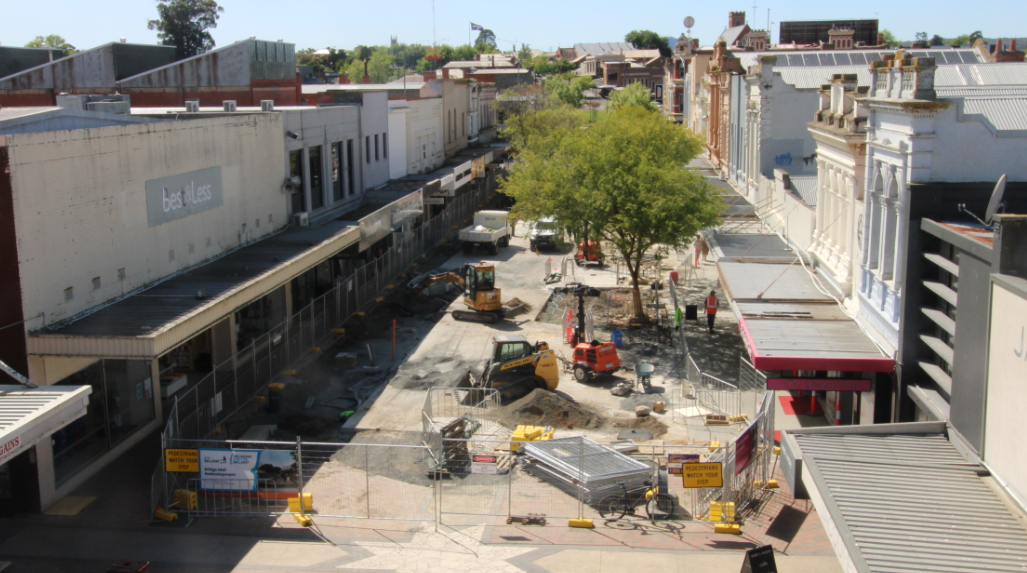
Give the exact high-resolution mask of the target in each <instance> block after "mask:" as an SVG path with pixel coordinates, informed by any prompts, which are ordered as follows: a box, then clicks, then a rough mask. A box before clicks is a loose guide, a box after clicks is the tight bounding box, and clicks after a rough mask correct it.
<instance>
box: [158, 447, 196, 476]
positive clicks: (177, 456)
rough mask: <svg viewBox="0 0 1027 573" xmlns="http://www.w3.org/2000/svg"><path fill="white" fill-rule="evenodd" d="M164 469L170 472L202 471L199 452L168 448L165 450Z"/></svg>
mask: <svg viewBox="0 0 1027 573" xmlns="http://www.w3.org/2000/svg"><path fill="white" fill-rule="evenodd" d="M164 468H165V470H166V471H169V472H184V473H195V472H198V471H200V454H199V451H198V450H181V449H175V448H168V449H166V450H164Z"/></svg>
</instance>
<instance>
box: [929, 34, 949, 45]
mask: <svg viewBox="0 0 1027 573" xmlns="http://www.w3.org/2000/svg"><path fill="white" fill-rule="evenodd" d="M927 45H928V46H944V45H945V38H942V37H941V36H939V35H938V34H935V35H933V36H931V41H930V42H929V43H928V44H927Z"/></svg>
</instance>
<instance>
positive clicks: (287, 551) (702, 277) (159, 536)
mask: <svg viewBox="0 0 1027 573" xmlns="http://www.w3.org/2000/svg"><path fill="white" fill-rule="evenodd" d="M564 254H566V253H564ZM551 256H552V257H553V258H554V260H555V261H559V260H560V256H561V255H556V256H553V255H550V254H548V253H546V254H536V253H532V252H531V251H529V250H528V249H527V241H526V239H524V238H523V237H518V238H516V239H514V240H513V241H512V243H511V246H510V247H508V248H506V249H503V250H502V251H501V252H500V254H499V255H496V256H491V257H490V258H486V260H494V261H496V262H497V283H498V284H499V285H500V286H501V287H502V288H503V298H504V300H509V299H510V298H513V297H517V298H519V299H521V300H523V301H525V302H527V303H528V304H530V305H531V306H532V308H533V310H532V312H531V313H530V314H528V315H524V316H522V317H517V318H515V319H514V320H513V321H510V322H509V323H501V324H500V325H496V326H494V327H489V326H485V325H480V324H475V323H464V322H457V321H454V320H452V317H451V316H444V317H443V318H442V319H441V320H438V321H437V322H435V323H433V324H431V325H426V326H425V327H424V329H423V330H428V331H429V332H428V333H427V334H426V335H424V336H422V333H421V332H420V331H416V332H415V331H414V330H411V331H410V332H411V335H410V336H407V340H406V341H405V342H404V343H403V344H402V345H401V347H400V348H398V350H397V358H396V363H395V364H394V367H395V368H396V374H395V376H394V377H393V378H392V380H391V381H390V382H389V383H388V384H385V385H383V386H382V388H381V389H380V391H379V392H378V394H377V396H376V397H374V399H373V402H372V403H371V404H370V405H369V406H368V407H365V408H363V409H362V410H361V411H360V412H359V413H358V415H356V416H354V417H353V418H351V422H350V424H351V425H353V426H356V427H358V428H362V429H374V428H385V429H390V430H409V431H417V430H420V428H421V405H422V402H423V399H424V387H425V386H424V384H420V383H416V384H415V383H414V382H421V381H431V380H433V379H443V378H446V377H447V376H452V375H453V374H454V373H455V372H458V371H459V369H460V368H461V367H462V365H463V364H464V363H465V362H471V361H475V360H480V359H482V358H484V356H485V353H486V352H487V350H488V348H489V340H488V338H489V337H488V334H489V329H495V330H497V331H500V332H510V333H513V332H516V333H522V334H524V335H525V336H527V337H529V338H530V339H545V340H549V341H550V343H551V344H553V345H555V346H557V347H558V348H559V347H562V345H559V344H558V342H559V328H558V327H557V326H556V325H551V324H546V323H542V322H538V321H535V320H532V318H533V317H534V316H535V314H536V313H537V312H538V311H539V310H541V309H542V307H543V306H544V305H545V302H546V300H547V299H548V296H549V292H548V291H547V290H545V285H544V284H543V282H542V276H543V274H544V272H545V269H546V268H547V265H549V264H550V262H549V261H548V259H549V258H550V257H551ZM465 259H466V260H465ZM477 260H482V259H481V258H480V257H477V256H469V257H465V256H464V255H458V256H456V257H454V258H453V259H450V260H449V261H447V263H446V264H445V265H443V266H444V267H446V268H448V267H452V266H456V265H459V264H461V263H462V262H471V261H477ZM675 265H676V262H675V263H672V264H671V266H672V267H673V266H675ZM678 268H679V272H681V271H682V270H685V269H686V268H687V267H686V266H684V265H683V266H680V267H678ZM575 273H576V275H577V276H576V277H573V278H577V279H578V280H581V279H585V281H584V282H588V283H589V284H592V285H593V286H616V285H617V284H618V277H617V269H616V268H615V267H613V268H609V267H608V268H606V269H595V268H589V269H584V270H582V269H576V270H575ZM573 278H570V280H573ZM682 284H683V289H684V291H685V292H687V293H688V296H693V294H694V295H696V296H698V295H700V294H703V293H702V291H704V290H706V289H708V288H710V287H711V285H714V286H715V285H716V271H715V267H714V266H713V265H712V263H707V264H702V265H701V267H700V270H699V271H698V273H697V274H695V275H692V276H691V277H690V278H688V280H683V281H682ZM692 290H694V291H695V292H694V293H692V292H691V291H692ZM458 304H459V300H458V301H457V302H455V303H454V305H458ZM454 307H455V306H454ZM454 307H451V308H454ZM732 318H733V317H732V316H731V313H730V312H729V311H727V309H726V307H725V309H724V310H723V312H722V313H720V314H719V315H718V318H717V320H718V322H717V329H716V331H715V334H714V335H709V333H708V332H706V331H705V328H704V327H705V324H701V325H699V328H698V329H695V331H694V332H692V331H689V332H688V340H689V345H690V347H691V348H692V351H693V353H695V354H696V355H697V356H698V358H697V360H701V361H702V367H703V368H704V369H709V370H710V371H717V372H719V373H720V375H722V376H724V377H725V379H727V378H730V377H731V376H732V374H731V372H732V370H733V371H734V376H735V377H737V357H738V355H739V349H740V348H741V342H740V339H739V337H738V335H737V328H736V327H735V326H733V325H732ZM689 328H692V327H689ZM660 374H661V376H663V380H664V381H670V379H671V378H673V377H674V375H675V374H674V372H673V371H672V370H671V369H669V368H664V369H663V370H662V371H661V372H660ZM668 383H670V382H668ZM561 391H565V392H568V393H570V395H572V397H574V398H576V399H586V397H589V396H590V397H591V398H588V399H593V398H594V399H596V400H599V396H608V395H609V394H608V393H607V392H605V391H601V390H599V389H596V388H591V387H589V386H587V385H579V384H575V383H573V382H570V381H567V382H566V383H565V386H563V387H561ZM590 392H591V394H590ZM603 399H606V398H603ZM598 403H599V406H600V407H602V408H606V409H608V410H609V411H611V412H612V411H614V410H617V409H618V407H617V406H616V404H615V403H614V402H609V403H606V402H598ZM777 406H778V408H779V410H778V412H777V416H778V417H777V420H778V426H779V427H781V428H788V427H795V426H794V424H799V425H805V424H809V423H815V422H813V421H812V420H813V419H812V418H809V419H806V418H808V417H799V416H794V415H789V414H787V413H786V412H784V411H783V410H782V409H781V408H782V404H781V403H780V401H779V404H778V405H777ZM682 431H683V432H684V436H685V437H686V438H687V435H688V433H689V429H688V428H684V429H683V430H682ZM159 444H160V439H159V435H157V434H153V435H151V436H149V437H148V438H147V439H145V440H143V441H142V442H141V443H140V444H138V445H137V446H136V447H134V448H132V449H131V450H130V451H129V452H128V453H127V454H126V455H124V456H122V457H121V458H119V459H118V460H116V461H115V462H114V463H112V464H111V465H109V466H107V467H106V468H104V469H103V470H102V471H101V472H100V473H98V474H97V475H96V476H94V477H93V478H92V479H90V480H89V481H87V482H86V483H85V484H83V485H82V486H81V487H80V488H79V489H78V490H76V491H75V492H74V493H73V494H72V495H74V496H80V497H83V498H85V497H93V498H95V500H94V501H92V502H89V503H87V504H86V505H85V507H84V508H83V509H82V510H81V511H80V512H79V513H77V514H76V515H66V516H54V515H21V516H16V517H14V518H11V519H9V520H0V561H6V562H9V563H10V564H11V565H10V566H9V567H8V568H7V569H2V568H0V570H3V571H5V572H6V571H14V572H19V571H32V572H34V573H58V572H60V573H63V572H75V573H77V572H102V571H106V570H107V569H108V568H109V567H110V565H111V564H112V563H114V562H115V561H119V560H140V561H149V562H151V563H152V564H151V566H150V568H149V569H147V571H148V572H149V573H164V572H175V573H177V572H185V571H189V572H198V573H206V572H215V571H217V572H222V571H225V572H228V571H234V572H241V571H353V572H357V573H361V572H363V573H369V572H388V571H396V572H410V573H449V572H454V573H456V572H459V573H466V572H467V571H486V572H492V571H495V572H497V573H499V572H504V573H505V572H510V573H516V572H521V571H526V572H531V573H545V572H549V573H576V572H582V573H584V572H588V573H596V572H600V573H604V572H614V571H617V572H620V571H626V570H632V569H637V568H639V567H643V568H655V569H654V570H662V571H681V572H684V571H686V570H687V571H688V572H689V573H694V572H707V571H708V572H723V571H737V570H739V569H740V568H741V565H742V560H743V556H744V551H745V550H747V549H751V548H754V547H757V546H761V545H772V546H773V547H774V549H775V552H776V561H777V565H778V571H781V572H783V573H789V572H817V573H834V572H840V571H841V568H840V566H839V564H838V561H837V559H836V558H835V556H834V553H833V551H832V549H831V546H830V543H829V541H828V539H827V535H826V533H825V531H824V529H823V526H822V524H821V522H820V519H819V517H818V516H817V513H816V511H815V510H814V509H813V507H812V505H811V504H809V503H808V502H805V501H801V500H798V501H797V500H794V499H792V497H791V495H790V494H789V493H788V491H787V487H786V484H785V482H784V479H783V476H781V475H780V474H779V475H778V476H777V477H778V481H779V483H780V484H781V486H782V487H781V488H780V489H777V490H771V491H769V492H767V494H766V497H765V499H763V500H762V503H761V504H760V506H759V510H758V511H757V512H756V514H755V515H752V516H750V517H749V518H748V520H747V522H746V523H745V525H744V526H743V528H742V529H743V534H742V535H727V534H717V533H714V532H713V528H712V525H711V524H708V523H703V522H693V521H682V522H667V523H651V522H645V521H633V520H632V521H616V522H598V521H597V522H596V528H595V529H590V530H586V529H575V528H570V527H567V526H566V525H567V524H566V522H562V523H550V524H548V525H546V526H531V525H507V524H506V522H505V518H504V517H500V516H491V517H490V516H457V515H446V516H445V518H444V519H442V520H441V521H440V522H421V521H400V520H396V521H384V520H367V519H334V518H328V517H320V516H315V517H314V527H312V528H303V527H300V526H299V525H297V524H296V523H295V522H294V521H293V520H292V516H290V515H284V516H280V517H278V518H274V517H256V516H254V517H224V518H199V519H195V520H192V521H190V520H188V519H187V518H185V516H182V518H181V519H179V520H178V521H175V522H171V523H166V522H163V521H155V520H153V519H152V518H151V517H150V516H149V515H148V511H149V510H148V507H149V486H150V479H151V475H152V472H153V469H154V467H155V465H156V463H157V461H158V456H159V453H160V445H159ZM556 521H557V520H555V519H554V520H553V522H556ZM0 565H2V563H0Z"/></svg>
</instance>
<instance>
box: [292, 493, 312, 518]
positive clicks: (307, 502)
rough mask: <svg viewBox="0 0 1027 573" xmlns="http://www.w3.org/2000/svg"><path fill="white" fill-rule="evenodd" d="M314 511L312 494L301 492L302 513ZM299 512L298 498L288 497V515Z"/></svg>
mask: <svg viewBox="0 0 1027 573" xmlns="http://www.w3.org/2000/svg"><path fill="white" fill-rule="evenodd" d="M313 509H314V494H312V493H309V492H303V511H311V510H313ZM299 510H300V498H299V497H298V496H297V497H290V498H289V513H297V512H299Z"/></svg>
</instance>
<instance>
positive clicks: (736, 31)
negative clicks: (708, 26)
mask: <svg viewBox="0 0 1027 573" xmlns="http://www.w3.org/2000/svg"><path fill="white" fill-rule="evenodd" d="M745 28H746V26H745V25H742V26H735V27H733V28H728V29H726V30H724V31H723V32H722V33H721V34H720V39H721V40H724V42H726V43H727V45H728V47H730V46H734V45H735V42H737V41H738V38H739V37H741V35H742V31H743V30H745Z"/></svg>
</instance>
